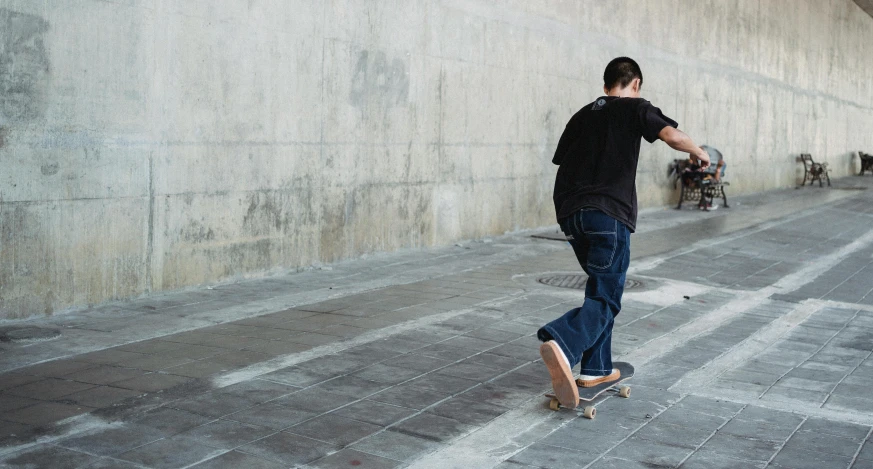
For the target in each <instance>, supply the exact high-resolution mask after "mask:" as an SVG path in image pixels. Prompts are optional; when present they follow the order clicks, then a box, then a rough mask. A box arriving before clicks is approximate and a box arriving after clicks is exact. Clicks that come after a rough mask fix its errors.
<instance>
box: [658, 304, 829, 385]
mask: <svg viewBox="0 0 873 469" xmlns="http://www.w3.org/2000/svg"><path fill="white" fill-rule="evenodd" d="M820 309H821V303H820V302H818V301H811V300H807V301H804V302H803V303H801V304H800V305H799V306H798V307H797V308H795V309H793V310H792V311H791V312H789V313H788V314H786V315H784V316H782V317H780V318H777V319H775V320H773V322H771V323H770V324H768V325H767V326H765V327H763V328H761V329H760V330H758V331H757V332H755V333H754V334H752V335H751V336H750V337H748V338H747V339H746V340H744V341H742V342H740V343H739V344H737V345H735V346H734V347H733V348H732V349H731V350H730V351H728V352H727V353H725V354H724V355H722V356H720V357H718V358H716V359H714V360H712V361H711V362H709V363H707V364H706V365H705V366H703V367H701V368H698V369H696V370H694V371H691V372H689V373H688V374H686V375H685V376H684V377H682V379H680V380H679V381H677V382H676V384H674V385H673V386H671V387H670V388H669V389H668V390H669V391H673V392H681V391H682V390H683V389H686V390H696V389H698V388H702V387H704V386H706V385H707V384H708V383H710V382H711V381H713V380H714V379H716V378H718V376H719V375H721V374H722V373H724V372H725V371H728V370H731V369H733V368H735V367H737V366H738V365H740V364H742V363H745V362H747V361H748V360H750V359H752V358H753V357H755V356H756V355H758V354H759V353H761V352H763V351H764V350H765V349H766V348H767V347H770V346H771V345H773V343H775V342H776V341H777V340H779V338H780V337H782V336H784V335H785V334H787V333H789V332H791V330H792V329H794V328H795V327H797V326H798V325H800V323H802V322H803V321H805V320H806V319H807V318H809V317H810V316H811V315H812V314H813V313H815V312H816V311H818V310H820Z"/></svg>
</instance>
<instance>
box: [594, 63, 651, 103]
mask: <svg viewBox="0 0 873 469" xmlns="http://www.w3.org/2000/svg"><path fill="white" fill-rule="evenodd" d="M642 86H643V72H642V70H640V66H639V65H638V64H637V63H636V62H635V61H634V59H631V58H630V57H618V58H615V59H612V61H611V62H609V65H607V66H606V70H605V71H604V72H603V91H605V92H606V94H608V95H614V96H621V97H626V98H627V97H630V98H638V97H639V96H640V88H642Z"/></svg>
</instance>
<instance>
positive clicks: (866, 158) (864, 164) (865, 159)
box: [858, 151, 873, 176]
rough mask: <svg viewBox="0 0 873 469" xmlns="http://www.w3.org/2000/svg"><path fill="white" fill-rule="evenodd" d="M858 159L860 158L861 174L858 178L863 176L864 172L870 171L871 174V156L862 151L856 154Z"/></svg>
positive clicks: (872, 171) (872, 161)
mask: <svg viewBox="0 0 873 469" xmlns="http://www.w3.org/2000/svg"><path fill="white" fill-rule="evenodd" d="M858 157H860V158H861V172H860V173H859V174H858V176H863V175H864V171H868V170H869V171H870V172H871V173H873V155H871V154H869V153H864V152H863V151H859V152H858Z"/></svg>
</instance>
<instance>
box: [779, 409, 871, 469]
mask: <svg viewBox="0 0 873 469" xmlns="http://www.w3.org/2000/svg"><path fill="white" fill-rule="evenodd" d="M801 417H802V418H801V420H800V423H798V424H797V426H796V427H794V431H792V432H791V434H790V435H788V438H786V439H785V441H782V442H781V443H780V444H779V448H777V449H776V451H774V452H773V454H772V455H771V456H770V459H768V460H767V465H766V466H764V467H769V466H770V464H771V463H772V462H773V460H774V459H776V456H779V453H781V452H782V448H785V445H787V444H788V442H789V441H790V440H791V438H793V437H794V435H795V434H797V432H799V431H800V427H802V426H803V424H804V423H806V421H807V420H809V417H808V416H806V415H802V416H801ZM860 450H861V448H858V451H860Z"/></svg>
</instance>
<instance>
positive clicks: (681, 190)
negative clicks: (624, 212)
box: [676, 172, 864, 210]
mask: <svg viewBox="0 0 873 469" xmlns="http://www.w3.org/2000/svg"><path fill="white" fill-rule="evenodd" d="M861 174H864V173H863V172H862V173H861ZM680 178H681V176H680ZM684 198H685V181H684V180H680V181H679V205H677V206H676V210H681V209H682V200H683V199H684Z"/></svg>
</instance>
